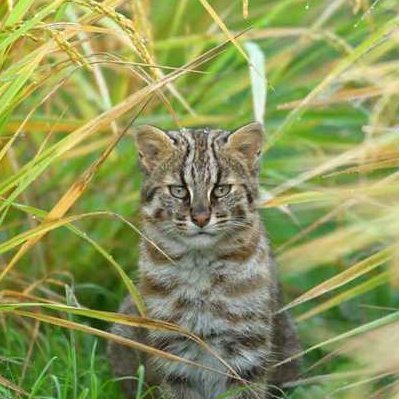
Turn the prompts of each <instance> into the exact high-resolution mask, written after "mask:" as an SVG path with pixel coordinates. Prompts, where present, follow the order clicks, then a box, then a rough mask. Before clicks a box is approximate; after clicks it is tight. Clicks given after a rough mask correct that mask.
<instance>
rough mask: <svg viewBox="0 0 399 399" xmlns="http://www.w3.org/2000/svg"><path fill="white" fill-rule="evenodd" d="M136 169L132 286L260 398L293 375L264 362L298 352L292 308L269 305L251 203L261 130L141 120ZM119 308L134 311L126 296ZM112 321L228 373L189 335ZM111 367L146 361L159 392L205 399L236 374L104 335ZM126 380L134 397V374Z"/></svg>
mask: <svg viewBox="0 0 399 399" xmlns="http://www.w3.org/2000/svg"><path fill="white" fill-rule="evenodd" d="M136 142H137V147H138V150H139V155H140V160H141V161H140V164H141V167H142V170H143V172H144V176H145V178H144V182H143V186H142V215H143V230H144V234H145V235H146V236H147V237H148V238H149V239H150V240H151V242H152V243H155V244H156V247H155V246H154V245H153V244H152V243H151V242H149V241H147V240H143V241H142V243H141V249H140V261H139V270H140V284H139V288H140V291H141V294H142V296H143V298H144V302H145V306H146V311H147V314H148V316H149V317H152V318H154V319H160V320H164V321H167V322H171V323H175V324H177V325H179V326H181V327H183V328H185V329H187V330H189V331H191V332H193V333H194V334H196V335H197V336H199V337H200V338H202V340H204V341H205V342H206V343H207V344H208V345H209V346H210V347H211V348H212V349H213V350H214V351H215V352H216V353H218V354H219V355H220V356H221V357H222V358H223V359H224V360H225V361H226V362H227V363H228V364H229V365H230V366H231V367H232V368H233V369H234V370H235V371H236V372H237V373H238V375H239V376H240V377H241V378H242V379H244V380H246V381H248V382H249V383H252V385H250V387H249V388H248V389H245V390H244V391H243V390H241V391H240V392H239V393H236V394H235V395H236V396H234V398H237V399H238V398H241V399H244V398H245V399H247V398H248V399H249V398H251V399H252V398H265V397H266V396H267V392H268V388H269V386H270V385H272V384H281V383H283V382H285V381H288V380H291V379H294V378H295V377H296V374H297V364H296V363H295V362H292V363H290V364H289V365H288V366H285V367H280V368H277V369H276V368H273V363H275V362H278V361H281V360H283V359H285V358H286V357H289V356H290V355H292V354H293V353H294V352H296V351H298V350H299V345H298V341H297V337H296V333H295V330H294V328H293V325H292V322H291V319H290V317H289V316H288V315H287V314H286V313H278V314H276V310H277V309H278V308H279V307H280V305H281V304H280V291H279V287H278V282H277V277H276V270H275V266H274V263H273V259H272V256H271V253H270V248H269V244H268V241H267V238H266V235H265V232H264V230H263V225H262V223H261V220H260V217H259V214H258V212H257V210H256V201H257V198H258V163H259V156H260V151H261V147H262V128H261V126H260V125H259V124H254V123H253V124H250V125H247V126H244V127H243V128H240V129H238V130H237V131H234V132H230V131H224V130H211V129H181V130H178V131H168V132H163V131H161V130H160V129H158V128H155V127H152V126H144V127H142V128H140V129H139V130H138V131H137V133H136ZM121 311H122V312H124V313H128V314H132V313H136V311H135V308H134V305H133V304H132V302H131V301H130V299H126V300H125V302H124V303H123V304H122V307H121ZM113 331H114V332H115V333H117V334H120V335H122V336H124V337H127V338H132V339H139V340H141V341H143V342H145V343H147V344H149V345H152V346H154V347H156V348H158V349H161V350H164V351H167V352H170V353H173V354H175V355H178V356H181V357H183V358H186V359H189V360H192V361H195V362H198V363H201V364H203V365H205V366H208V367H212V368H214V369H218V370H220V371H221V372H224V373H225V372H227V371H228V370H227V369H226V368H225V366H224V365H223V364H221V362H220V361H219V360H218V359H217V358H216V357H215V356H213V355H212V354H210V353H209V352H207V351H205V350H204V349H203V348H201V347H200V346H199V345H198V344H196V343H194V342H193V341H191V340H189V339H188V338H186V337H184V336H182V335H180V334H177V333H172V332H165V331H159V330H151V331H138V332H137V331H135V330H133V329H132V328H127V327H123V326H121V325H119V324H116V325H115V326H114V327H113ZM110 357H111V361H112V363H113V368H114V371H115V374H116V375H117V376H132V375H133V374H134V372H135V370H136V369H137V367H138V364H139V362H144V363H145V365H146V370H147V382H148V383H151V384H159V385H161V386H162V390H163V392H164V393H166V395H167V396H168V398H177V399H213V398H216V397H217V396H218V395H220V394H221V393H223V392H225V391H226V390H229V389H231V388H234V387H238V386H239V385H240V383H239V382H237V380H236V379H234V378H232V377H229V376H226V375H223V374H219V373H215V372H210V371H207V370H204V369H201V368H197V367H194V366H188V365H187V364H183V363H177V362H170V361H167V360H165V359H163V358H160V357H152V356H147V357H144V358H140V357H139V356H138V354H136V353H134V352H130V351H128V350H127V349H126V348H123V347H121V346H118V345H115V344H111V346H110ZM124 390H125V392H126V394H127V395H128V397H134V392H135V383H134V381H125V382H124Z"/></svg>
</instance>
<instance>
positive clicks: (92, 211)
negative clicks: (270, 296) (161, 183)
mask: <svg viewBox="0 0 399 399" xmlns="http://www.w3.org/2000/svg"><path fill="white" fill-rule="evenodd" d="M0 28H1V30H0V273H1V274H0V311H1V312H0V322H1V330H0V342H1V344H0V397H1V398H3V397H4V398H14V397H24V396H27V397H29V398H39V397H40V398H63V399H70V398H73V399H76V398H91V399H95V398H100V397H101V398H103V397H107V398H109V399H111V398H120V397H121V393H120V392H119V388H118V386H117V384H116V382H115V381H114V380H113V379H112V376H111V374H110V371H109V367H108V365H107V362H106V360H105V350H104V347H105V339H98V338H96V337H95V336H94V335H93V331H89V329H86V327H92V328H95V329H97V330H96V332H95V334H96V335H100V336H101V332H98V331H105V330H106V329H107V328H108V326H109V323H108V322H107V320H108V321H109V318H107V317H109V316H107V317H106V316H105V315H104V314H102V315H98V314H97V316H96V315H95V314H94V313H93V310H95V309H96V310H106V311H115V310H116V309H117V307H118V303H119V302H120V300H121V298H122V297H123V296H124V295H125V293H126V289H127V287H126V285H127V286H128V289H130V291H131V292H132V293H133V294H134V286H133V285H131V284H130V286H129V282H126V275H125V274H124V272H123V271H125V272H126V273H127V274H128V275H129V276H130V277H132V278H133V281H134V278H135V276H136V263H137V256H138V241H139V238H140V234H139V230H137V228H139V213H138V211H139V189H140V174H139V172H138V168H137V160H136V152H135V148H134V145H133V142H132V138H131V134H132V127H131V126H130V123H131V121H132V119H133V118H136V119H135V120H134V124H140V123H151V124H154V125H157V126H161V127H163V128H176V127H182V126H212V127H223V128H234V127H238V126H240V125H243V124H245V123H247V122H249V121H251V120H253V119H254V118H255V117H257V118H258V119H259V118H263V115H262V109H263V106H262V104H263V101H264V97H265V93H264V92H263V90H262V84H263V83H264V81H263V80H262V79H259V71H263V69H264V70H265V71H266V73H265V79H266V82H267V105H266V114H265V116H264V123H265V127H266V136H267V140H266V145H265V153H264V157H263V164H262V171H261V185H262V201H261V204H260V208H261V210H260V211H261V213H262V217H263V218H264V221H265V224H266V226H267V229H268V232H269V236H270V240H271V243H272V246H273V249H274V252H275V254H276V256H277V259H278V263H279V265H280V273H281V278H282V281H283V286H284V289H285V292H286V302H287V304H288V307H289V308H292V312H293V313H294V315H295V316H296V318H297V320H298V328H299V331H300V334H301V338H302V341H303V347H304V350H306V354H305V356H304V365H303V375H302V379H301V380H300V381H298V382H297V383H296V385H295V386H294V387H293V388H292V390H291V391H290V392H289V393H287V396H288V397H290V398H312V399H314V398H327V397H328V398H375V399H377V398H394V397H398V395H399V380H398V372H399V308H398V299H399V295H398V292H397V289H398V287H399V274H398V267H399V247H398V241H397V240H398V233H399V212H398V205H397V204H398V199H399V184H398V178H399V174H398V166H399V121H398V119H399V117H398V111H399V101H398V100H399V59H398V55H399V51H398V50H399V3H398V1H397V0H379V1H378V0H319V1H315V0H307V1H305V0H268V1H265V0H243V1H241V0H237V1H231V0H216V1H212V2H210V1H206V0H168V1H160V0H158V1H156V0H103V1H95V0H72V1H66V0H54V1H41V0H6V1H2V2H1V3H0ZM234 37H235V39H234ZM225 41H229V43H227V44H225V45H223V43H224V42H225ZM204 54H205V55H204ZM251 71H252V80H251V74H250V73H251ZM254 71H255V72H258V77H257V78H256V77H255V79H254ZM255 75H256V74H255ZM262 78H263V77H262ZM144 105H145V107H144V109H143V106H144ZM254 110H257V112H254ZM259 110H260V111H259ZM133 126H134V125H133ZM124 278H125V284H124V283H123V280H124ZM29 302H30V303H58V304H68V305H70V306H71V307H74V308H76V307H79V306H81V307H84V308H85V309H86V308H87V309H88V310H87V309H86V310H87V311H86V316H91V318H90V319H88V318H87V317H82V316H78V315H74V314H73V309H71V308H65V309H63V310H62V311H61V310H59V309H58V310H57V311H54V309H53V310H49V309H48V310H45V309H43V308H41V307H39V306H31V307H28V308H24V309H25V310H21V308H19V307H17V306H16V304H17V303H29ZM10 304H11V305H10ZM26 309H27V310H26ZM23 312H25V313H23ZM50 315H51V316H52V317H54V319H55V320H53V319H51V320H50V319H45V317H46V316H50ZM73 323H75V324H73ZM54 324H56V325H57V324H58V325H60V324H62V327H60V326H58V327H57V326H54ZM77 326H82V328H81V329H83V330H84V331H81V332H77V331H76V330H78V329H79V328H78V327H77ZM65 327H66V329H65ZM105 338H108V339H112V337H105ZM138 378H142V371H141V374H140V373H139V377H138ZM151 395H153V396H154V397H161V395H162V393H159V392H157V391H156V390H154V389H153V388H148V387H144V388H143V391H142V392H141V397H151Z"/></svg>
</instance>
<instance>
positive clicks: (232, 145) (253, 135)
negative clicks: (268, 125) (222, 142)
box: [227, 122, 264, 172]
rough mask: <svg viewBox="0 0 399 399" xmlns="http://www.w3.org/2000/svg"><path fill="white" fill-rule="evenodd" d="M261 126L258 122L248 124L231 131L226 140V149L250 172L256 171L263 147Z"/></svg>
mask: <svg viewBox="0 0 399 399" xmlns="http://www.w3.org/2000/svg"><path fill="white" fill-rule="evenodd" d="M263 131H264V129H263V125H262V124H261V123H259V122H253V123H249V124H248V125H245V126H243V127H240V128H239V129H237V130H235V131H233V132H232V133H231V134H230V135H229V136H228V139H227V149H228V151H229V152H230V153H231V154H232V155H236V156H238V157H240V158H242V159H243V160H245V162H246V163H247V165H248V167H249V170H250V171H251V172H256V171H257V169H258V161H259V158H260V155H261V153H262V146H263Z"/></svg>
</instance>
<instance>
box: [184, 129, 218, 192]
mask: <svg viewBox="0 0 399 399" xmlns="http://www.w3.org/2000/svg"><path fill="white" fill-rule="evenodd" d="M180 134H181V136H182V138H183V139H184V141H185V155H184V162H183V165H182V168H183V176H184V180H185V182H186V184H188V185H189V186H192V187H193V188H194V189H195V190H197V191H200V192H203V191H204V190H205V189H207V187H209V185H211V184H212V183H213V184H214V183H216V181H217V179H218V175H219V164H218V160H217V153H216V151H215V148H214V141H215V137H216V136H215V134H214V132H213V131H212V132H210V131H209V130H204V129H196V130H188V129H184V130H182V131H180Z"/></svg>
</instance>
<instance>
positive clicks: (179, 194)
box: [169, 186, 188, 199]
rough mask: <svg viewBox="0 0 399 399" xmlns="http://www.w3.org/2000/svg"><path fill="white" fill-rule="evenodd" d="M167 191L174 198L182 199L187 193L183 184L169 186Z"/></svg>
mask: <svg viewBox="0 0 399 399" xmlns="http://www.w3.org/2000/svg"><path fill="white" fill-rule="evenodd" d="M169 191H170V193H171V194H172V195H173V197H175V198H179V199H184V198H186V197H187V195H188V191H187V189H186V188H185V187H184V186H169Z"/></svg>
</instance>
